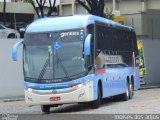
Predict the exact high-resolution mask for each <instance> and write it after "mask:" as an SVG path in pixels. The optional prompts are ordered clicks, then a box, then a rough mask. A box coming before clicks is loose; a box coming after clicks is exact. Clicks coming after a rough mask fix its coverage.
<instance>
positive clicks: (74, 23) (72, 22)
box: [26, 14, 132, 33]
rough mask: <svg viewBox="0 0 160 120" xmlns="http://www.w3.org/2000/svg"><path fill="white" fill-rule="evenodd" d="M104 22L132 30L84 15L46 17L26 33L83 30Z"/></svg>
mask: <svg viewBox="0 0 160 120" xmlns="http://www.w3.org/2000/svg"><path fill="white" fill-rule="evenodd" d="M96 21H97V22H103V23H106V24H108V25H112V26H115V27H116V26H117V27H123V28H126V29H129V30H131V29H132V28H131V27H127V26H124V25H121V24H120V23H117V22H114V21H112V20H108V19H105V18H102V17H98V16H94V15H90V14H84V15H71V16H63V17H46V18H41V19H38V20H35V21H34V22H32V23H31V24H30V25H29V26H28V27H27V29H26V33H32V32H47V31H60V30H67V29H75V28H83V27H85V26H87V25H89V24H94V23H95V22H96Z"/></svg>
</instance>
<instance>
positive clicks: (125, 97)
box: [122, 81, 130, 101]
mask: <svg viewBox="0 0 160 120" xmlns="http://www.w3.org/2000/svg"><path fill="white" fill-rule="evenodd" d="M129 91H130V90H129V82H128V81H127V82H126V92H125V93H124V94H122V100H124V101H128V100H129V94H130V92H129Z"/></svg>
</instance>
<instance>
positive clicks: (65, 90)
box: [12, 15, 140, 113]
mask: <svg viewBox="0 0 160 120" xmlns="http://www.w3.org/2000/svg"><path fill="white" fill-rule="evenodd" d="M20 45H23V51H24V52H23V53H24V54H23V68H24V91H25V101H26V103H27V104H28V105H29V106H34V105H41V108H42V112H45V113H48V112H49V111H50V107H57V106H58V105H62V104H67V103H85V104H90V105H91V106H92V108H98V107H99V106H100V103H101V100H102V99H103V98H107V97H111V96H115V95H119V96H120V97H121V98H122V99H123V100H126V101H127V100H129V99H131V98H132V96H133V91H134V90H137V89H138V88H139V86H140V84H139V57H138V50H137V41H136V35H135V32H134V30H133V29H132V28H131V27H127V26H124V25H121V24H119V23H116V22H114V21H111V20H108V19H105V18H101V17H97V16H94V15H72V16H64V17H54V18H51V17H50V18H42V19H39V20H36V21H34V22H33V23H31V24H30V25H29V26H28V27H27V29H26V33H25V38H24V41H21V42H18V43H16V44H15V45H14V47H13V51H12V58H13V60H14V61H16V60H17V49H18V47H19V46H20Z"/></svg>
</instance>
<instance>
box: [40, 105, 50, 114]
mask: <svg viewBox="0 0 160 120" xmlns="http://www.w3.org/2000/svg"><path fill="white" fill-rule="evenodd" d="M41 110H42V112H43V113H45V114H48V113H49V112H50V106H48V105H41Z"/></svg>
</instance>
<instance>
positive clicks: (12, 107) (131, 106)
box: [0, 88, 160, 120]
mask: <svg viewBox="0 0 160 120" xmlns="http://www.w3.org/2000/svg"><path fill="white" fill-rule="evenodd" d="M0 113H1V114H2V115H6V114H7V113H8V115H10V114H11V115H18V118H19V119H25V120H31V119H34V120H43V119H52V118H59V119H61V120H65V119H67V117H69V119H70V120H72V119H73V120H74V119H77V118H79V119H80V120H81V119H82V118H85V116H86V117H87V119H89V117H91V118H90V119H92V120H96V118H97V120H100V119H107V118H108V119H111V118H113V117H115V116H110V115H109V114H160V88H159V89H158V88H157V89H144V90H138V91H136V92H135V94H134V97H133V99H132V100H129V101H119V100H117V99H115V98H114V99H113V98H110V99H105V100H104V101H103V103H102V105H101V107H100V108H98V109H91V108H90V107H89V106H87V105H79V104H68V105H63V106H60V107H58V108H52V109H51V113H50V114H48V115H44V114H43V113H42V112H41V110H40V106H34V107H27V106H26V105H25V102H24V101H15V102H1V103H0ZM101 114H103V115H101ZM14 117H16V116H14ZM70 117H72V118H70ZM110 117H111V118H110ZM130 118H132V116H130ZM159 118H160V116H159ZM15 120H17V119H15Z"/></svg>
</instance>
